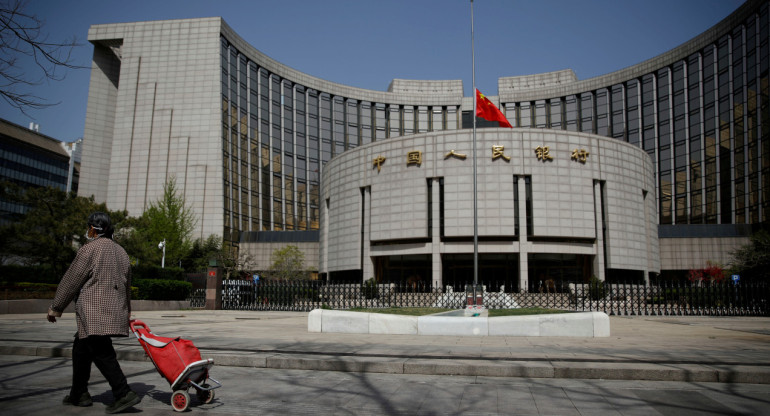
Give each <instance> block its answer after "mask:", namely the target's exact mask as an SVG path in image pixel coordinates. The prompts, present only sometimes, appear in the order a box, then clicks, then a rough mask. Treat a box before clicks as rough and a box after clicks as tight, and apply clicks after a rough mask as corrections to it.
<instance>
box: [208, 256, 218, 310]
mask: <svg viewBox="0 0 770 416" xmlns="http://www.w3.org/2000/svg"><path fill="white" fill-rule="evenodd" d="M213 263H214V265H210V266H209V268H208V273H206V303H205V307H204V309H208V310H219V309H222V268H221V267H217V266H216V265H215V264H216V262H213Z"/></svg>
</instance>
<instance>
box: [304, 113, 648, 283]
mask: <svg viewBox="0 0 770 416" xmlns="http://www.w3.org/2000/svg"><path fill="white" fill-rule="evenodd" d="M476 142H477V146H476V148H477V152H476V164H477V167H476V182H477V213H478V214H477V224H478V225H477V230H478V231H477V233H476V235H477V236H478V256H479V257H478V264H479V273H478V279H479V282H480V283H483V284H486V285H492V286H493V288H494V290H500V289H501V286H505V287H504V288H503V290H505V291H536V290H538V289H540V288H541V287H542V285H544V284H546V285H547V284H549V283H550V281H553V282H555V283H556V284H558V283H571V282H585V281H589V280H590V279H591V277H593V276H595V277H597V278H599V279H601V280H613V281H644V280H647V279H648V276H649V275H650V274H651V273H659V272H660V260H659V258H660V256H659V246H658V234H657V217H656V201H655V177H654V173H653V164H652V161H651V160H650V157H649V155H648V154H647V153H646V152H644V151H643V150H641V149H640V148H638V147H635V146H632V145H629V144H627V143H623V142H621V141H618V140H613V139H610V138H607V137H602V136H597V135H593V134H586V133H577V132H567V131H551V130H543V129H525V128H519V129H497V128H494V129H483V130H480V131H478V132H477V137H476ZM473 165H474V155H473V133H472V131H468V130H459V131H442V132H434V133H427V134H417V135H412V136H408V137H403V138H395V139H391V140H385V141H381V142H375V143H371V144H369V145H366V146H362V147H359V148H356V149H353V150H350V151H348V152H345V153H343V154H341V155H339V156H337V157H335V158H333V159H332V160H331V161H330V162H329V163H328V164H327V165H326V166H325V167H324V171H323V175H322V180H321V195H322V201H323V202H322V213H321V233H320V253H321V258H320V267H319V269H320V270H319V271H320V272H321V273H325V274H327V276H328V278H329V280H331V281H338V282H342V281H351V282H353V281H355V282H361V281H362V279H363V280H368V279H370V278H374V279H376V280H377V281H378V282H379V283H398V284H405V285H410V286H414V287H417V286H422V287H428V286H433V287H444V286H448V285H452V286H455V289H456V290H459V289H462V287H463V285H464V284H468V283H471V282H473V257H474V245H475V244H474V228H476V227H474V185H473V184H474V167H473ZM546 282H549V283H546ZM490 289H492V288H490Z"/></svg>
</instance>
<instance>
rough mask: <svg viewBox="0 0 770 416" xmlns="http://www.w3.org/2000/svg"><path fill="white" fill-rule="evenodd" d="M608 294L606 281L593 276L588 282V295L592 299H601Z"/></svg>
mask: <svg viewBox="0 0 770 416" xmlns="http://www.w3.org/2000/svg"><path fill="white" fill-rule="evenodd" d="M606 295H607V288H605V287H604V282H602V281H601V280H599V278H598V277H596V276H591V281H590V282H588V297H589V298H591V300H600V299H604V297H605V296H606Z"/></svg>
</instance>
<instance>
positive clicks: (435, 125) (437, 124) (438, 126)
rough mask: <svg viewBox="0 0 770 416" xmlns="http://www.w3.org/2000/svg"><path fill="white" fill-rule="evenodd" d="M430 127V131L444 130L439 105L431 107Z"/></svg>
mask: <svg viewBox="0 0 770 416" xmlns="http://www.w3.org/2000/svg"><path fill="white" fill-rule="evenodd" d="M430 128H431V130H432V131H438V130H446V127H444V111H443V108H441V107H433V108H432V111H431V121H430Z"/></svg>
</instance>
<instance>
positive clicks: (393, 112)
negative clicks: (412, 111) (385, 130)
mask: <svg viewBox="0 0 770 416" xmlns="http://www.w3.org/2000/svg"><path fill="white" fill-rule="evenodd" d="M388 110H389V111H388V117H389V120H388V125H389V126H390V134H389V135H388V137H398V136H401V109H400V108H399V107H398V106H390V107H389V109H388Z"/></svg>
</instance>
